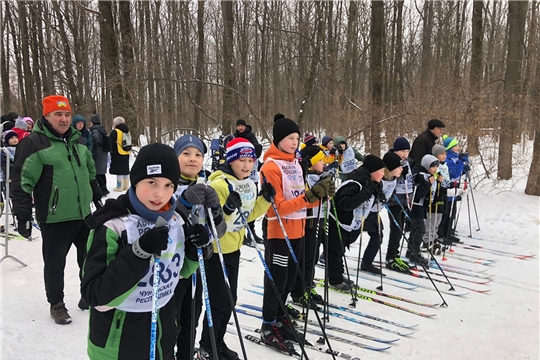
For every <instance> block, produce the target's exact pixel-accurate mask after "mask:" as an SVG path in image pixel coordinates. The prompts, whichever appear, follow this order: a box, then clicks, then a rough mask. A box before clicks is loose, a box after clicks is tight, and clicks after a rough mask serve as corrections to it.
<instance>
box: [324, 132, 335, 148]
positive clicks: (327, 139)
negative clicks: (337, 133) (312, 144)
mask: <svg viewBox="0 0 540 360" xmlns="http://www.w3.org/2000/svg"><path fill="white" fill-rule="evenodd" d="M332 140H334V138H333V137H331V136H328V135H324V136H323V137H322V141H321V144H322V145H323V146H326V145H328V143H329V142H330V141H332Z"/></svg>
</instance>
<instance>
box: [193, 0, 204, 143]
mask: <svg viewBox="0 0 540 360" xmlns="http://www.w3.org/2000/svg"><path fill="white" fill-rule="evenodd" d="M197 39H198V44H197V63H196V64H195V79H197V80H201V81H202V80H204V1H202V0H200V1H198V2H197ZM202 92H203V84H202V83H201V82H200V81H198V82H197V83H196V84H195V97H194V101H195V105H197V106H198V107H194V108H193V126H194V127H195V129H196V130H197V131H198V132H199V133H200V132H201V130H202V129H201V110H200V107H202Z"/></svg>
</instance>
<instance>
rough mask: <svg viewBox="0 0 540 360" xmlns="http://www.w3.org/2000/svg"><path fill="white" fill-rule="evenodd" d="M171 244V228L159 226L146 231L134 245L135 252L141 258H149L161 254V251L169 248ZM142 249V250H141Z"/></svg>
mask: <svg viewBox="0 0 540 360" xmlns="http://www.w3.org/2000/svg"><path fill="white" fill-rule="evenodd" d="M168 244H169V228H168V227H167V226H158V227H155V228H153V229H150V230H148V231H147V232H145V233H144V234H143V235H142V236H141V237H140V238H139V239H137V241H135V242H134V243H133V245H132V249H133V252H134V253H135V255H137V256H138V257H140V258H141V259H148V258H149V257H150V256H152V255H153V254H154V255H157V256H160V255H161V252H162V251H163V250H165V249H167V245H168ZM140 250H142V252H141V251H140Z"/></svg>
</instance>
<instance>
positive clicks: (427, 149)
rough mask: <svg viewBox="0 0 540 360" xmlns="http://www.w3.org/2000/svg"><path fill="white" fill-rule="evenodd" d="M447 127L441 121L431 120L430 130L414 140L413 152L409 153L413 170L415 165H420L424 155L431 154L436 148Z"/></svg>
mask: <svg viewBox="0 0 540 360" xmlns="http://www.w3.org/2000/svg"><path fill="white" fill-rule="evenodd" d="M444 128H446V125H444V123H443V122H442V121H441V120H438V119H431V120H429V121H428V128H427V130H426V131H424V132H423V133H421V134H420V135H418V136H417V137H416V139H414V142H413V144H412V148H411V152H410V153H409V164H410V167H411V169H412V168H413V167H414V165H415V164H420V161H422V158H423V157H424V155H427V154H431V149H433V147H434V146H435V141H436V140H437V139H438V138H440V137H441V136H442V134H443V132H444Z"/></svg>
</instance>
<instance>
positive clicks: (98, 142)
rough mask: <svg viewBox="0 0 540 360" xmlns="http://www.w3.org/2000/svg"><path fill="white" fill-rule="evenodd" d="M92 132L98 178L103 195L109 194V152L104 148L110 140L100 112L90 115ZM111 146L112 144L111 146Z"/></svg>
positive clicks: (93, 154)
mask: <svg viewBox="0 0 540 360" xmlns="http://www.w3.org/2000/svg"><path fill="white" fill-rule="evenodd" d="M89 130H90V134H91V135H92V144H93V146H92V158H93V159H94V162H95V163H96V179H97V181H98V183H99V187H100V188H101V192H102V193H103V196H105V195H107V194H109V190H108V189H107V176H105V174H106V173H107V158H108V157H109V153H108V152H107V151H105V150H104V148H103V144H104V142H105V141H108V140H107V138H106V137H105V136H106V135H107V129H105V126H104V125H102V124H101V119H100V118H99V114H94V115H92V116H91V117H90V129H89ZM109 148H110V146H109Z"/></svg>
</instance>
